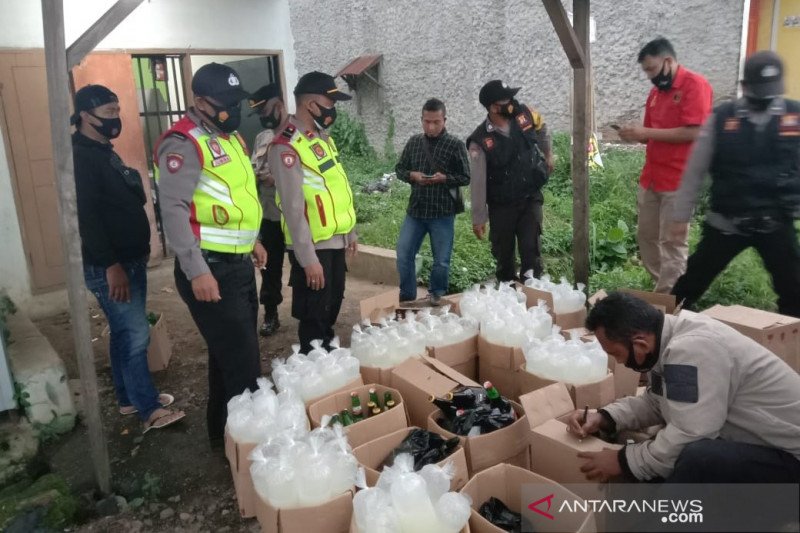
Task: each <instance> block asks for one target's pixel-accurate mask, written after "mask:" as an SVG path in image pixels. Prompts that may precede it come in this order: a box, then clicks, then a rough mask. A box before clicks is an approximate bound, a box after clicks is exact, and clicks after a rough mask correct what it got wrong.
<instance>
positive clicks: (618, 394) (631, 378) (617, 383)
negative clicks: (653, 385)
mask: <svg viewBox="0 0 800 533" xmlns="http://www.w3.org/2000/svg"><path fill="white" fill-rule="evenodd" d="M608 370H609V371H611V374H612V375H613V376H614V398H624V397H625V396H636V389H637V388H638V387H639V379H640V378H641V377H642V374H641V373H640V372H637V371H635V370H633V369H630V368H628V367H627V366H625V365H621V364H619V363H617V360H616V359H614V358H613V357H611V356H610V355H609V356H608ZM575 405H580V404H579V403H578V402H575Z"/></svg>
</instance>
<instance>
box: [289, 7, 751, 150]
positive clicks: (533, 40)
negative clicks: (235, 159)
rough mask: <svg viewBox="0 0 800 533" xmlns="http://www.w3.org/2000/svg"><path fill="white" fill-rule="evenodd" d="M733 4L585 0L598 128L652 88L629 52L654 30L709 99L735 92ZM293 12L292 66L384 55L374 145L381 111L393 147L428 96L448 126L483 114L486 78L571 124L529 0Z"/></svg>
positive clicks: (554, 53) (372, 112)
mask: <svg viewBox="0 0 800 533" xmlns="http://www.w3.org/2000/svg"><path fill="white" fill-rule="evenodd" d="M569 5H571V2H570V3H569ZM742 9H743V1H742V0H725V1H723V2H721V1H718V0H660V1H658V2H653V1H649V0H629V1H626V2H615V1H612V0H595V1H594V2H593V3H592V16H593V18H594V19H595V22H596V35H597V40H596V42H595V43H594V44H593V50H592V61H593V64H594V73H595V87H596V89H595V101H596V111H597V112H596V117H597V124H598V126H601V127H602V126H604V125H608V124H610V123H614V122H624V121H626V120H638V119H639V117H640V116H641V114H642V110H643V106H644V101H645V98H646V96H647V92H648V91H649V90H650V87H651V85H650V83H649V82H648V81H647V78H646V77H645V76H644V74H643V73H641V71H640V69H639V66H638V64H637V63H636V56H637V54H638V51H639V49H640V48H641V46H642V45H644V44H645V43H646V42H647V41H649V40H651V39H653V38H655V37H657V36H665V37H667V38H669V39H670V40H671V41H672V42H673V44H674V46H675V47H676V50H677V53H678V58H679V60H680V61H681V62H682V63H683V64H684V65H686V66H687V67H689V68H691V69H693V70H696V71H699V72H701V73H703V74H704V75H705V76H706V77H707V78H708V79H709V81H710V82H711V83H712V85H713V87H714V91H715V95H716V97H717V98H720V97H724V96H727V95H730V94H733V93H735V90H736V82H737V70H738V64H739V63H738V61H739V50H740V42H741V26H742ZM309 13H313V16H309ZM291 16H292V19H291V20H292V31H293V33H294V36H295V55H296V59H297V64H296V66H297V70H298V72H299V73H301V74H302V73H304V72H307V71H309V70H314V69H319V70H323V71H327V72H331V73H335V72H336V71H337V70H338V69H339V68H341V67H342V66H344V65H345V64H346V63H347V62H348V61H349V60H350V59H351V58H353V57H355V56H358V55H362V54H365V53H382V54H383V66H382V68H383V71H382V80H383V83H384V85H385V87H386V89H385V91H384V94H385V96H384V108H385V109H384V112H383V113H381V112H380V111H379V109H380V106H379V105H378V103H377V91H374V90H372V89H370V90H369V93H370V94H369V95H365V101H364V102H362V115H361V116H362V119H363V120H364V122H365V123H366V125H367V129H368V132H369V134H370V138H371V140H372V141H373V144H374V145H375V146H376V147H377V148H381V147H382V146H383V140H384V138H385V135H386V126H387V124H388V112H389V110H392V111H393V113H394V116H395V119H396V123H397V136H396V140H395V144H397V145H398V146H402V145H403V143H404V142H405V140H406V139H407V138H408V136H409V135H411V134H413V133H416V132H418V131H419V130H420V124H419V117H420V109H421V108H422V104H423V103H424V101H425V100H426V99H427V98H428V97H431V96H436V97H439V98H443V99H444V100H445V102H446V103H447V106H448V128H449V129H450V131H451V132H453V133H456V134H458V135H459V136H462V137H464V136H466V135H467V134H468V133H470V132H471V131H472V129H473V128H474V127H475V126H476V125H477V124H478V123H479V122H480V121H481V120H482V119H483V117H484V115H485V111H484V110H483V108H482V107H481V106H480V104H479V103H478V90H479V89H480V87H481V85H482V84H483V83H484V82H486V81H488V80H490V79H493V78H501V79H504V80H506V81H507V82H508V83H509V84H510V85H512V86H522V87H523V89H522V91H521V92H520V94H519V98H520V100H521V101H523V102H527V103H530V104H532V105H534V106H536V107H538V108H539V109H540V111H541V112H542V113H543V114H544V116H545V119H546V121H547V122H548V124H549V125H550V126H551V127H552V128H554V129H556V130H568V129H569V127H570V90H571V84H572V76H571V71H570V67H569V63H568V61H567V59H566V56H565V54H564V52H563V50H562V49H561V45H560V43H559V41H558V38H557V37H556V34H555V31H554V30H553V28H552V24H551V22H550V19H549V17H548V16H547V13H546V12H545V10H544V7H542V5H541V3H540V2H539V1H537V0H440V1H439V2H419V1H414V0H328V1H326V2H318V1H316V0H293V1H292V3H291ZM350 107H351V108H352V107H353V106H352V104H350Z"/></svg>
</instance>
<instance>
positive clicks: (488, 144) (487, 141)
mask: <svg viewBox="0 0 800 533" xmlns="http://www.w3.org/2000/svg"><path fill="white" fill-rule="evenodd" d="M483 147H484V148H485V149H486V150H491V149H492V148H494V139H492V138H491V137H486V138H484V139H483Z"/></svg>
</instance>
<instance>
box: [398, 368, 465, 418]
mask: <svg viewBox="0 0 800 533" xmlns="http://www.w3.org/2000/svg"><path fill="white" fill-rule="evenodd" d="M461 385H464V386H467V387H480V384H478V383H476V382H475V381H472V380H471V379H469V378H468V377H466V376H464V375H462V374H460V373H459V372H457V371H455V370H453V369H452V368H450V367H449V366H447V365H445V364H444V363H442V362H441V361H437V360H436V359H433V358H432V357H427V356H424V357H422V358H420V359H408V360H406V361H403V362H402V363H400V364H399V365H397V366H396V367H395V368H394V370H393V372H392V386H393V387H394V388H396V389H397V390H398V391H400V394H402V396H403V400H404V401H405V403H406V410H407V411H408V418H409V421H410V423H411V425H412V426H417V427H421V428H424V427H428V415H429V414H431V413H432V412H433V411H435V410H436V406H435V405H433V404H432V403H431V402H430V401H429V398H430V397H431V396H436V397H438V398H441V397H443V396H444V395H446V394H447V393H448V392H450V391H452V390H453V389H455V388H457V387H459V386H461Z"/></svg>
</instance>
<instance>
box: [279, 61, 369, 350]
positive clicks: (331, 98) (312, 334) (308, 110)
mask: <svg viewBox="0 0 800 533" xmlns="http://www.w3.org/2000/svg"><path fill="white" fill-rule="evenodd" d="M294 98H295V106H296V108H297V111H296V112H295V114H294V115H290V116H289V118H288V120H287V121H286V122H285V123H284V124H283V126H282V129H281V131H280V134H278V135H276V136H275V139H274V140H273V141H272V144H271V145H270V147H269V151H268V152H267V161H268V163H269V170H270V172H271V173H272V176H273V177H274V178H275V185H276V186H277V188H278V195H277V198H278V206H279V207H280V209H281V224H282V227H283V236H284V239H285V241H286V246H287V248H288V249H289V262H290V263H291V265H292V271H291V273H290V275H289V285H290V286H291V287H292V316H293V317H295V318H296V319H298V320H299V321H300V324H299V326H298V331H297V333H298V337H299V338H300V349H301V351H302V352H303V353H307V352H308V351H309V350H310V349H311V341H312V340H314V339H320V340H322V341H323V343H324V346H325V347H329V346H330V341H331V340H333V337H334V336H335V333H334V330H333V326H334V325H335V324H336V319H337V318H338V316H339V311H340V309H341V306H342V300H343V299H344V288H345V272H346V270H347V266H346V264H345V255H350V256H352V255H355V253H356V251H357V250H358V239H357V235H356V231H355V224H356V213H355V209H354V208H353V192H352V191H351V190H350V183H349V182H348V179H347V173H346V172H345V170H344V167H343V166H342V162H341V159H340V157H339V151H338V149H337V148H336V143H335V142H334V140H333V138H332V137H330V136H329V135H328V132H327V129H328V128H330V127H331V126H333V123H334V122H335V121H336V102H342V101H347V100H350V99H351V96H349V95H347V94H345V93H343V92H341V91H340V90H339V88H338V87H337V86H336V81H335V80H334V78H333V76H330V75H328V74H325V73H323V72H316V71H315V72H309V73H308V74H304V75H303V76H301V77H300V79H299V80H298V81H297V85H296V86H295V88H294Z"/></svg>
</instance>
